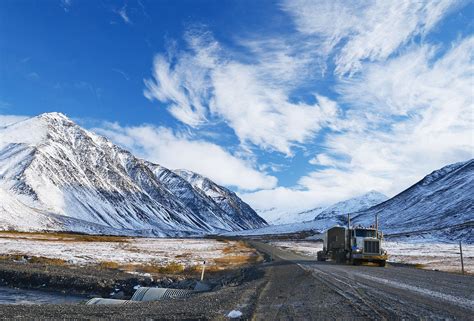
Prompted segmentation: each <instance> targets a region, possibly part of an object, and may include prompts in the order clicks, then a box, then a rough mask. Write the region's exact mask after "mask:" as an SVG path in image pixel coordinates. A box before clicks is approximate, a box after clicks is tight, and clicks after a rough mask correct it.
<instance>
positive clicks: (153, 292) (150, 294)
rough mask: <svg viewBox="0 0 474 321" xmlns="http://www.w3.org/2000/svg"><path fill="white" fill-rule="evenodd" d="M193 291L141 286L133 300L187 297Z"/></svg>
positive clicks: (144, 300) (145, 300)
mask: <svg viewBox="0 0 474 321" xmlns="http://www.w3.org/2000/svg"><path fill="white" fill-rule="evenodd" d="M191 294H193V291H191V290H183V289H167V288H147V287H143V288H139V289H138V290H137V291H136V292H135V294H133V296H132V298H131V299H130V300H131V301H141V302H147V301H158V300H165V299H177V298H187V297H189V296H190V295H191Z"/></svg>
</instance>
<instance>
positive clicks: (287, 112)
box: [144, 33, 338, 155]
mask: <svg viewBox="0 0 474 321" xmlns="http://www.w3.org/2000/svg"><path fill="white" fill-rule="evenodd" d="M186 39H187V43H188V45H189V47H190V48H191V49H190V51H189V52H180V53H178V54H177V55H176V56H171V57H166V56H164V55H157V56H156V57H155V62H154V70H153V79H147V80H145V85H146V89H145V91H144V94H145V96H146V97H147V98H148V99H150V100H153V99H156V100H159V101H161V102H164V103H167V104H168V110H169V111H170V113H171V114H172V115H173V116H174V117H175V118H177V119H178V120H180V121H181V122H183V123H185V124H187V125H190V126H199V125H202V124H204V123H208V122H209V121H210V120H209V119H211V121H212V120H222V121H224V122H225V123H226V124H228V125H229V126H230V127H231V128H232V129H233V130H234V132H235V134H236V135H237V137H238V138H239V139H240V141H241V143H242V144H243V145H245V144H248V143H251V144H253V145H256V146H259V147H261V148H264V149H268V150H276V151H279V152H282V153H285V154H286V155H291V154H292V151H291V148H292V147H293V146H294V145H295V144H302V143H304V142H306V141H308V140H309V139H311V138H312V137H313V135H314V134H315V133H316V132H318V131H319V130H320V129H321V127H322V126H324V125H328V124H330V123H331V122H332V121H333V120H334V119H335V118H336V116H337V113H338V108H337V105H336V104H335V103H334V102H332V101H330V100H329V99H327V98H325V97H322V96H320V95H316V94H315V95H314V96H315V100H316V102H315V103H313V104H307V103H303V102H293V101H291V99H290V91H291V89H292V88H293V87H292V86H295V85H296V84H297V83H298V81H299V80H300V79H301V78H303V77H304V75H305V74H304V73H302V72H301V73H300V72H298V71H300V70H303V69H304V68H303V66H308V64H307V63H306V62H302V61H300V57H293V56H292V55H291V53H290V52H285V51H283V52H280V51H278V50H277V51H276V52H272V53H268V52H267V53H266V54H260V53H259V52H261V49H260V48H261V47H262V46H263V47H265V48H269V47H276V48H281V47H282V45H281V43H274V42H271V43H270V44H269V43H268V42H265V43H264V44H262V43H256V42H255V41H254V42H248V43H246V44H247V46H248V47H249V50H251V51H253V52H257V56H258V57H259V58H262V59H259V61H258V62H256V63H242V62H239V61H238V60H235V59H231V58H230V57H228V54H227V53H226V52H225V51H224V50H223V49H222V48H221V46H220V45H219V44H218V43H217V42H216V41H215V40H214V39H213V38H212V36H210V35H209V34H208V33H204V34H197V33H191V34H187V36H186ZM244 44H245V43H244ZM303 60H304V59H303ZM297 61H298V63H296V62H297ZM294 62H295V63H294Z"/></svg>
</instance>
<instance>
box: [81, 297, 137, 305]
mask: <svg viewBox="0 0 474 321" xmlns="http://www.w3.org/2000/svg"><path fill="white" fill-rule="evenodd" d="M130 303H133V302H132V301H128V300H116V299H104V298H93V299H90V300H89V301H87V302H86V305H111V304H112V305H118V304H130Z"/></svg>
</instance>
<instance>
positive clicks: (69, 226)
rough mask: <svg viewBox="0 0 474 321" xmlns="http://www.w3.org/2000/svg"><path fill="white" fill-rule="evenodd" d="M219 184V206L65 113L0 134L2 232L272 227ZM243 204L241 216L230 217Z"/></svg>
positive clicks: (155, 231) (173, 232)
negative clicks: (236, 206)
mask: <svg viewBox="0 0 474 321" xmlns="http://www.w3.org/2000/svg"><path fill="white" fill-rule="evenodd" d="M206 180H207V179H206ZM207 181H209V180H207ZM209 182H210V184H211V183H212V182H211V181H209ZM212 184H213V185H215V186H216V190H218V191H219V192H220V193H221V198H220V199H219V201H216V200H214V199H213V198H212V197H207V196H206V195H205V194H204V193H203V192H202V190H201V189H197V188H194V187H193V184H189V183H187V182H186V181H185V180H183V179H180V176H178V175H175V174H174V175H173V173H172V172H171V171H169V170H167V169H165V168H163V167H161V166H159V165H155V164H151V163H149V162H146V161H144V160H141V159H138V158H136V157H135V156H133V155H132V154H131V153H130V152H128V151H126V150H124V149H122V148H120V147H118V146H116V145H114V144H112V143H111V142H110V141H109V140H107V139H106V138H104V137H101V136H98V135H95V134H93V133H91V132H89V131H87V130H84V129H83V128H81V127H80V126H78V125H76V124H75V123H74V122H72V121H71V120H69V119H68V118H67V117H66V116H64V115H62V114H59V113H48V114H43V115H40V116H37V117H33V118H30V119H26V120H23V121H20V122H17V123H14V124H11V125H8V126H6V127H3V128H0V190H1V192H0V201H1V204H2V205H1V206H0V228H2V229H6V228H13V229H22V230H27V229H36V230H38V229H59V230H61V229H64V230H73V231H81V232H83V231H86V232H94V231H96V232H97V233H101V232H104V231H107V232H108V233H111V232H114V233H127V234H146V235H162V236H167V235H189V234H199V233H216V232H220V231H223V230H227V231H232V230H240V229H245V228H255V227H261V226H264V225H266V223H265V221H264V220H263V219H261V218H260V217H258V215H257V214H256V213H255V212H254V211H253V210H252V209H251V208H250V207H249V206H248V205H247V204H245V203H243V202H242V201H241V200H240V199H238V197H237V196H236V195H235V194H233V193H232V192H230V191H228V190H227V189H225V188H223V187H220V186H218V185H216V184H214V183H212ZM238 201H240V203H242V204H240V205H241V206H240V207H239V209H241V210H240V211H236V210H234V209H233V208H232V210H229V206H228V205H227V204H228V203H232V202H236V203H238Z"/></svg>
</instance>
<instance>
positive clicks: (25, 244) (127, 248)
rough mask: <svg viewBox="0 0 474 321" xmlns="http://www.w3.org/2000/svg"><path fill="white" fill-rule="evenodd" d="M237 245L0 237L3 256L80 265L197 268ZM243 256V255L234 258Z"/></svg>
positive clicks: (176, 241)
mask: <svg viewBox="0 0 474 321" xmlns="http://www.w3.org/2000/svg"><path fill="white" fill-rule="evenodd" d="M234 243H235V242H228V243H226V242H220V241H216V240H209V239H153V238H127V239H125V241H122V242H78V241H69V240H64V239H54V237H53V238H46V239H44V240H41V239H37V238H36V237H32V236H28V235H24V236H22V237H21V238H19V237H18V235H11V236H9V235H8V234H3V235H1V236H0V255H5V254H20V255H28V256H42V257H47V258H57V259H62V260H66V261H68V262H69V263H72V264H78V265H85V264H97V263H100V262H116V263H119V264H126V263H130V264H144V263H147V264H148V263H152V264H156V265H167V264H169V263H171V262H173V263H179V264H182V265H184V266H193V265H198V264H202V262H203V261H206V262H211V261H212V260H213V259H216V258H219V257H223V256H226V254H225V253H224V252H223V250H224V249H225V248H228V247H229V246H232V245H233V244H234ZM239 254H243V253H238V252H237V253H233V254H232V255H239ZM227 255H228V254H227Z"/></svg>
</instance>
